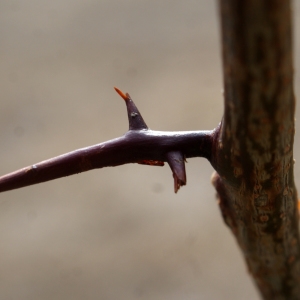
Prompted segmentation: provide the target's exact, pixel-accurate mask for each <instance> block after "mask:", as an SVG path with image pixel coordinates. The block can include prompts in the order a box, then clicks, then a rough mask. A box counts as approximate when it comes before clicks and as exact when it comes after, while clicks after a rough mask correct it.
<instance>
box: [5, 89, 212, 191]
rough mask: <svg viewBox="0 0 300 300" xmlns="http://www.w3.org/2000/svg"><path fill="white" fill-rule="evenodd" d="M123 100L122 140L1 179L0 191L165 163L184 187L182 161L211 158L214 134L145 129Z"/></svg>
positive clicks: (176, 186)
mask: <svg viewBox="0 0 300 300" xmlns="http://www.w3.org/2000/svg"><path fill="white" fill-rule="evenodd" d="M116 91H117V92H118V93H119V94H120V95H121V97H122V98H123V99H124V100H125V103H126V107H127V113H128V120H129V131H128V132H127V133H126V134H125V135H124V136H122V137H119V138H116V139H113V140H110V141H107V142H104V143H101V144H98V145H94V146H90V147H86V148H82V149H79V150H75V151H73V152H69V153H66V154H63V155H60V156H58V157H54V158H51V159H48V160H45V161H42V162H40V163H36V164H34V165H32V166H29V167H26V168H23V169H21V170H18V171H16V172H13V173H10V174H7V175H4V176H2V177H0V192H4V191H8V190H13V189H17V188H21V187H25V186H29V185H33V184H37V183H41V182H45V181H49V180H53V179H56V178H61V177H65V176H69V175H73V174H77V173H81V172H85V171H88V170H92V169H97V168H104V167H112V166H119V165H123V164H128V163H139V164H146V165H152V166H163V165H164V162H168V163H169V165H170V167H171V169H172V172H173V177H174V190H175V193H176V192H177V191H178V189H179V188H180V186H182V185H185V184H186V174H185V166H184V158H191V157H205V158H207V159H208V160H210V158H211V146H212V145H211V142H212V136H213V131H187V132H185V131H181V132H162V131H152V130H150V129H148V127H147V125H146V123H145V121H144V120H143V118H142V116H141V114H140V112H139V111H138V109H137V107H136V106H135V104H134V102H133V101H132V99H131V98H130V96H129V94H126V95H125V94H123V93H122V92H121V91H120V90H118V89H116Z"/></svg>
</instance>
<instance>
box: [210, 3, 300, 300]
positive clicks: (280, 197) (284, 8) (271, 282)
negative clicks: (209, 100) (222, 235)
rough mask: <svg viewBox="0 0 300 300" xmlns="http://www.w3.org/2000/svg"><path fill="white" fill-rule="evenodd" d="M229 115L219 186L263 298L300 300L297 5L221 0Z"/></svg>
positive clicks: (217, 160) (218, 159)
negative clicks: (296, 166) (296, 170)
mask: <svg viewBox="0 0 300 300" xmlns="http://www.w3.org/2000/svg"><path fill="white" fill-rule="evenodd" d="M219 5H220V15H221V31H222V45H223V72H224V96H225V112H224V118H223V121H222V122H221V124H220V126H219V128H218V129H217V130H216V133H215V137H214V138H215V142H214V143H213V144H214V149H213V154H212V158H213V161H212V164H213V166H214V168H215V170H216V171H217V172H218V173H216V174H215V175H214V177H213V184H214V185H215V187H216V189H217V191H218V198H219V203H220V208H221V211H222V215H223V218H224V220H225V222H226V224H227V225H228V226H229V227H230V229H231V230H232V232H233V234H234V235H235V237H236V239H237V241H238V244H239V246H240V247H241V249H242V251H243V254H244V256H245V259H246V263H247V265H248V268H249V272H250V273H251V275H252V276H253V278H254V281H255V283H256V285H257V287H258V288H259V290H260V292H261V294H262V296H263V298H264V299H300V252H299V249H300V247H299V246H300V243H299V230H298V205H297V191H296V188H295V185H294V175H293V165H294V160H293V138H294V112H295V99H294V94H293V61H292V32H291V8H290V1H286V0H285V1H281V0H263V1H262V0H220V1H219Z"/></svg>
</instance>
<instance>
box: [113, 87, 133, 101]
mask: <svg viewBox="0 0 300 300" xmlns="http://www.w3.org/2000/svg"><path fill="white" fill-rule="evenodd" d="M114 89H115V90H116V92H117V93H118V94H119V95H120V96H121V97H122V98H123V99H124V100H125V101H127V100H129V95H128V94H126V95H125V94H124V93H123V92H122V91H121V90H119V89H118V88H116V87H114Z"/></svg>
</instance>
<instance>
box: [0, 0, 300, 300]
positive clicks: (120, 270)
mask: <svg viewBox="0 0 300 300" xmlns="http://www.w3.org/2000/svg"><path fill="white" fill-rule="evenodd" d="M217 17H218V10H217V5H216V2H215V1H205V0H202V1H199V0H198V1H196V0H186V1H178V0H173V1H161V2H153V1H149V0H144V1H138V0H129V1H116V0H110V1H106V0H102V1H95V0H84V1H83V0H81V1H80V0H79V1H71V0H52V1H40V0H28V1H22V0H0V43H1V47H0V61H1V68H0V80H1V102H0V108H1V109H0V138H1V147H0V159H1V168H0V172H1V175H3V174H6V173H8V172H11V171H14V170H17V169H19V168H22V167H25V166H28V165H30V164H33V163H36V162H39V161H42V160H45V159H47V158H51V157H53V156H57V155H59V154H63V153H65V152H69V151H72V150H74V149H77V148H81V147H86V146H89V145H93V144H97V143H100V142H102V141H106V140H109V139H112V138H115V137H118V136H120V135H122V134H124V133H125V132H126V131H127V128H128V122H127V114H126V109H125V105H124V102H123V100H122V99H121V98H120V97H119V96H118V95H117V94H116V93H115V91H114V90H113V87H114V86H117V87H119V88H120V89H121V90H123V91H124V92H129V93H130V95H131V96H132V98H133V100H134V101H135V103H136V104H137V106H138V108H139V110H140V111H141V113H142V114H143V117H144V119H145V121H146V122H147V124H148V126H149V127H150V128H151V129H153V130H175V131H176V130H200V129H213V128H214V127H216V126H217V124H218V123H219V121H220V119H221V117H222V110H223V99H222V70H221V59H220V53H221V50H220V36H219V28H218V27H219V22H218V18H217ZM299 18H300V3H299V1H294V24H295V33H294V36H295V43H294V44H295V46H294V48H295V67H296V78H295V92H296V96H297V95H298V97H299V94H300V77H299V70H300V56H299V54H300V40H299V38H298V37H299V26H300V22H299ZM297 115H299V109H297ZM297 128H299V123H298V122H297ZM298 132H299V130H298V131H297V134H296V139H295V158H296V161H299V159H300V157H299V156H300V155H299V154H298V153H299V149H300V135H299V133H298ZM212 172H213V169H212V167H211V166H210V164H209V163H208V162H207V161H206V160H204V159H200V158H199V159H189V161H188V164H187V176H188V184H187V186H186V187H183V188H181V189H180V191H179V192H178V194H176V195H175V194H174V192H173V178H172V174H171V171H170V169H169V167H168V166H165V167H163V168H161V167H150V166H141V165H125V166H121V167H117V168H107V169H100V170H94V171H90V172H87V173H82V174H79V175H76V176H71V177H69V178H63V179H59V180H55V181H52V182H47V183H43V184H40V185H35V186H31V187H27V188H23V189H19V190H15V191H10V192H6V193H3V194H0V240H1V243H0V257H1V259H0V299H8V300H15V299H17V300H19V299H24V300H27V299H28V300H29V299H30V300H35V299H43V300H48V299H49V300H50V299H51V300H52V299H58V300H66V299H72V300H77V299H78V300H79V299H104V300H106V299H108V300H114V299H125V300H127V299H128V300H129V299H133V300H135V299H146V300H148V299H149V300H150V299H156V300H160V299H164V300H165V299H172V300H174V299H175V300H177V299H178V300H179V299H186V300H194V299H197V300H198V299H259V297H258V294H257V292H256V290H255V287H254V285H253V284H252V281H251V278H250V277H249V275H248V272H247V269H246V266H245V264H244V261H243V258H242V256H241V253H240V251H239V249H238V247H237V245H236V242H235V240H234V238H233V236H232V235H231V233H230V232H229V230H228V229H227V227H226V226H225V225H224V223H223V220H222V218H221V215H220V212H219V208H218V205H217V201H216V198H215V191H214V189H213V187H212V186H211V183H210V177H211V174H212ZM295 174H296V183H297V184H298V188H300V168H299V165H298V164H296V165H295Z"/></svg>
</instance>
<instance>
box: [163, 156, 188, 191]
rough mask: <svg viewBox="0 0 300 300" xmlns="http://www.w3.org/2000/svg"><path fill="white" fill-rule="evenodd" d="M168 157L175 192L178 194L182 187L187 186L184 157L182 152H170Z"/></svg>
mask: <svg viewBox="0 0 300 300" xmlns="http://www.w3.org/2000/svg"><path fill="white" fill-rule="evenodd" d="M166 156H167V157H166V158H167V162H168V164H169V166H170V168H171V170H172V172H173V178H174V191H175V193H177V192H178V190H179V189H180V187H181V186H183V185H186V172H185V164H184V156H183V155H182V153H181V152H180V151H171V152H168V153H167V155H166Z"/></svg>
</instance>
